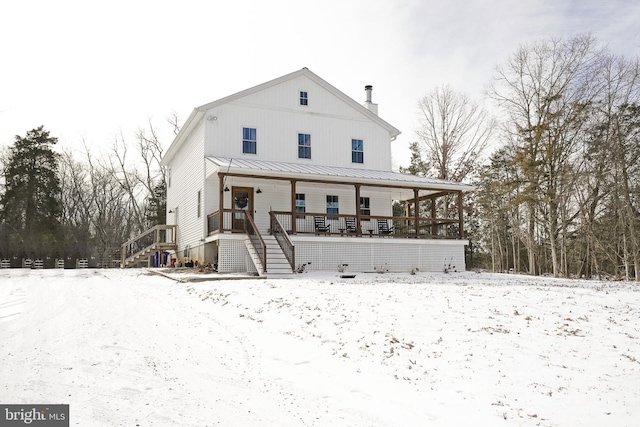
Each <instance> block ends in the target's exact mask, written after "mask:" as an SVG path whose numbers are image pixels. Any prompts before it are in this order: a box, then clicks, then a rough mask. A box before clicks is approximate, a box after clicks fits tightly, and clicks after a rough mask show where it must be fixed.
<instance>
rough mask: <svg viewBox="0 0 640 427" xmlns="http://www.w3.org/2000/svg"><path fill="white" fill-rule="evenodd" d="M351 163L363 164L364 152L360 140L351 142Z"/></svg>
mask: <svg viewBox="0 0 640 427" xmlns="http://www.w3.org/2000/svg"><path fill="white" fill-rule="evenodd" d="M351 163H364V151H363V148H362V140H361V139H352V140H351Z"/></svg>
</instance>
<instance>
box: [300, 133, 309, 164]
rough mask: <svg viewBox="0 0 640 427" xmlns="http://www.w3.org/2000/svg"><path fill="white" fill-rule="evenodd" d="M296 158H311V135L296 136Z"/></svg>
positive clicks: (301, 134)
mask: <svg viewBox="0 0 640 427" xmlns="http://www.w3.org/2000/svg"><path fill="white" fill-rule="evenodd" d="M298 158H299V159H310V158H311V135H309V134H308V133H299V134H298Z"/></svg>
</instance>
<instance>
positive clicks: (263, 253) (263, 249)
mask: <svg viewBox="0 0 640 427" xmlns="http://www.w3.org/2000/svg"><path fill="white" fill-rule="evenodd" d="M244 217H245V220H246V221H245V231H246V232H247V235H248V236H249V241H250V242H251V244H252V245H253V248H254V249H255V250H256V252H257V253H258V255H259V258H260V262H261V263H262V271H263V272H266V271H267V246H266V245H265V243H264V240H262V236H261V235H260V232H259V231H258V227H256V224H255V222H253V218H251V215H247V214H246V213H245V215H244Z"/></svg>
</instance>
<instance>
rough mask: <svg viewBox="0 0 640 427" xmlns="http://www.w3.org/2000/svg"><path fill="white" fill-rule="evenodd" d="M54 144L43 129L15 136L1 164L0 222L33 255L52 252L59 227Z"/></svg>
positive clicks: (58, 190) (56, 166)
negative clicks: (20, 239) (2, 191)
mask: <svg viewBox="0 0 640 427" xmlns="http://www.w3.org/2000/svg"><path fill="white" fill-rule="evenodd" d="M57 142H58V140H57V138H54V137H51V136H50V134H49V132H48V131H46V130H45V129H44V127H43V126H40V127H39V128H36V129H32V130H30V131H28V132H27V134H26V135H25V136H24V137H21V136H18V135H16V137H15V142H14V144H13V146H11V147H10V148H9V155H8V159H7V161H6V163H5V165H4V171H3V172H4V178H5V192H4V193H3V194H2V195H1V196H0V222H2V223H3V224H4V225H5V226H8V227H10V228H11V229H12V230H14V232H16V233H19V234H20V235H21V238H22V240H23V242H24V248H23V249H24V250H25V251H27V252H30V253H33V254H40V255H42V252H48V251H49V250H52V249H53V247H52V246H54V245H55V241H56V239H55V237H54V236H55V235H56V232H57V231H58V228H59V225H60V217H61V214H62V206H61V202H60V192H61V189H60V180H59V178H58V155H57V154H56V153H55V152H54V151H53V149H52V147H53V145H55V144H56V143H57ZM29 255H30V254H29Z"/></svg>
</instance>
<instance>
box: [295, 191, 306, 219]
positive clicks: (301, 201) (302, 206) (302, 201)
mask: <svg viewBox="0 0 640 427" xmlns="http://www.w3.org/2000/svg"><path fill="white" fill-rule="evenodd" d="M306 211H307V201H306V197H305V195H304V194H300V193H296V212H306ZM296 218H297V219H304V215H298V216H296Z"/></svg>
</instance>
